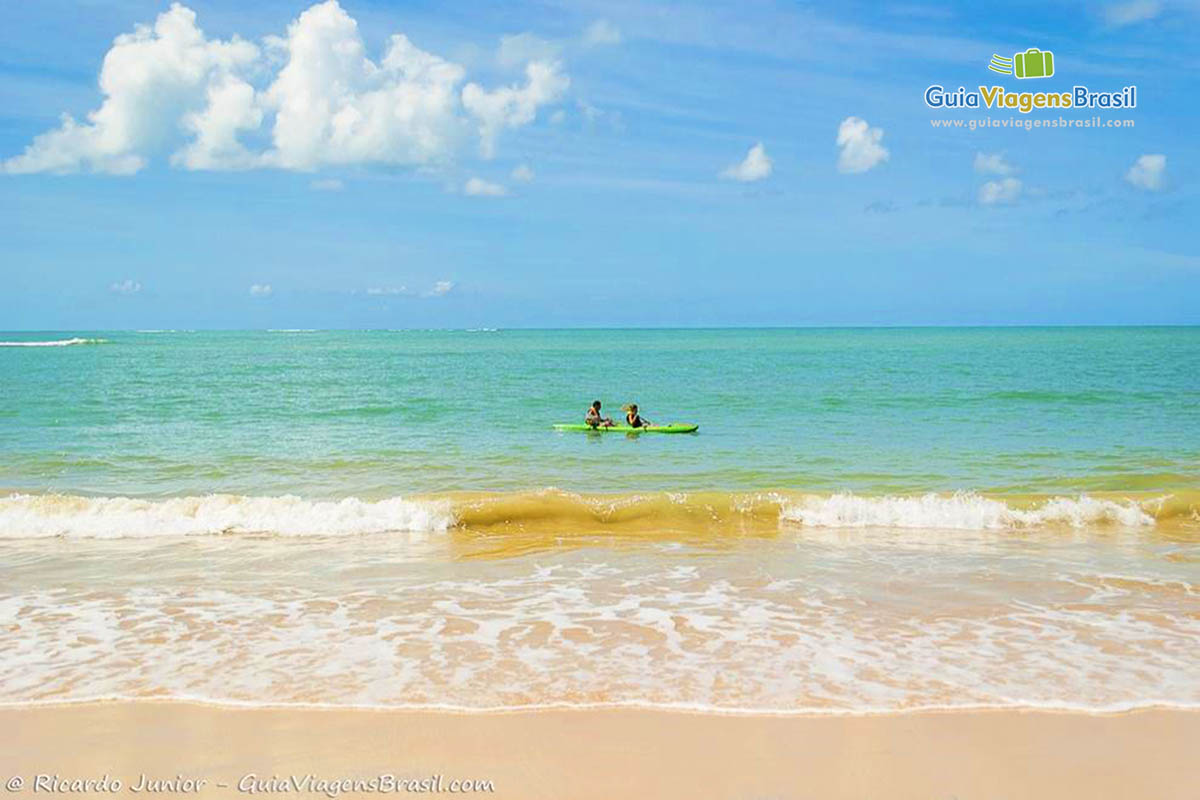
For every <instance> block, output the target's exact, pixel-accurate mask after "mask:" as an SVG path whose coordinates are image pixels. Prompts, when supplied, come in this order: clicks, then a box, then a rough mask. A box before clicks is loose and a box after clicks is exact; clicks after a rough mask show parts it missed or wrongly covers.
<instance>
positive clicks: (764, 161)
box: [720, 142, 771, 183]
mask: <svg viewBox="0 0 1200 800" xmlns="http://www.w3.org/2000/svg"><path fill="white" fill-rule="evenodd" d="M770 174H771V158H770V156H768V155H767V150H766V148H765V147H763V143H762V142H759V143H758V144H756V145H754V146H753V147H751V148H750V151H749V152H748V153H746V157H745V158H743V159H742V160H741V161H739V162H738V163H736V164H731V165H729V166H728V167H727V168H725V169H724V170H722V171H721V174H720V177H722V178H725V179H727V180H731V181H741V182H743V183H749V182H750V181H761V180H762V179H763V178H766V177H767V176H768V175H770Z"/></svg>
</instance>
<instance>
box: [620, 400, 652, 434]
mask: <svg viewBox="0 0 1200 800" xmlns="http://www.w3.org/2000/svg"><path fill="white" fill-rule="evenodd" d="M625 421H626V422H628V423H629V427H631V428H648V427H650V426H651V425H653V424H654V423H653V422H651V421H650V420H648V419H642V417H641V415H640V414H638V407H637V403H630V404H629V405H627V406H625Z"/></svg>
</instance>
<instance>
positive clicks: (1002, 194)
mask: <svg viewBox="0 0 1200 800" xmlns="http://www.w3.org/2000/svg"><path fill="white" fill-rule="evenodd" d="M1020 196H1021V182H1020V181H1019V180H1017V179H1016V178H1001V179H1000V180H998V181H988V182H987V183H985V184H984V185H983V186H980V187H979V202H980V203H982V204H983V205H985V206H994V205H999V204H1006V203H1015V202H1017V198H1018V197H1020Z"/></svg>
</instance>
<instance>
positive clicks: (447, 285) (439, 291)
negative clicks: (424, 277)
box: [425, 281, 454, 297]
mask: <svg viewBox="0 0 1200 800" xmlns="http://www.w3.org/2000/svg"><path fill="white" fill-rule="evenodd" d="M453 289H454V281H438V282H437V283H435V284H434V285H433V288H432V289H430V290H429V291H428V292H426V293H425V296H426V297H441V296H442V295H446V294H450V292H451V291H452V290H453Z"/></svg>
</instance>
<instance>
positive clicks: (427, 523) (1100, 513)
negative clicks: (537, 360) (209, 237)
mask: <svg viewBox="0 0 1200 800" xmlns="http://www.w3.org/2000/svg"><path fill="white" fill-rule="evenodd" d="M1197 508H1200V497H1197V496H1196V494H1195V493H1192V492H1185V493H1182V494H1177V495H1169V496H1165V497H1163V496H1160V497H1156V498H1140V499H1139V498H1129V497H1096V496H1088V495H1082V496H1078V497H1055V496H1052V497H1005V498H998V497H988V496H984V495H980V494H976V493H973V492H960V493H955V494H924V495H911V496H906V495H881V496H871V495H856V494H848V493H847V494H832V495H828V494H826V495H820V494H806V493H799V492H788V491H773V492H757V493H731V492H695V493H669V492H665V493H664V492H659V493H649V494H625V495H580V494H574V493H571V492H565V491H560V490H556V489H546V490H541V491H536V492H510V493H489V494H452V495H441V496H432V497H392V498H387V499H381V500H362V499H359V498H354V497H348V498H345V499H341V500H307V499H303V498H300V497H295V496H280V497H247V496H241V495H228V494H213V495H205V496H191V497H176V498H167V499H139V498H129V497H81V496H76V495H60V494H26V493H19V494H10V495H8V496H3V497H0V539H30V538H42V537H69V538H96V539H106V538H138V537H142V538H144V537H152V536H197V535H220V534H274V535H279V536H345V535H359V534H377V533H388V532H401V531H403V532H426V533H438V532H445V531H448V530H450V529H451V528H456V527H458V528H469V529H472V530H479V531H486V532H492V533H496V534H503V533H507V532H513V533H521V534H528V533H544V534H558V535H572V534H597V535H606V534H613V535H629V536H638V535H641V534H644V533H654V532H658V533H664V532H669V533H680V534H685V535H694V536H713V537H717V536H731V535H732V536H737V535H773V534H775V533H777V532H779V530H780V529H781V528H797V527H800V528H803V527H810V528H901V529H914V528H917V529H922V528H923V529H931V530H964V531H986V530H1022V529H1034V528H1068V529H1079V528H1085V527H1103V526H1111V527H1136V528H1143V527H1151V526H1154V525H1155V524H1156V523H1157V522H1159V521H1161V520H1164V519H1183V520H1193V521H1195V520H1200V515H1198V514H1197Z"/></svg>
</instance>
